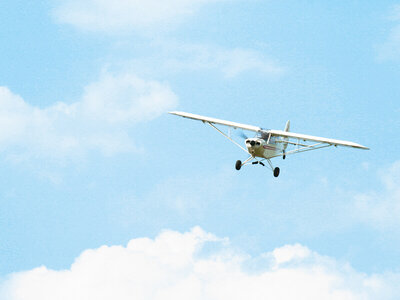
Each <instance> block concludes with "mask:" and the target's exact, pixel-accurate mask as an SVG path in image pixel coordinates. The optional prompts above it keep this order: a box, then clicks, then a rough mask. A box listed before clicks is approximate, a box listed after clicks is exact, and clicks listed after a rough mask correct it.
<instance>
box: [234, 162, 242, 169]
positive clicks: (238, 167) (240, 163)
mask: <svg viewBox="0 0 400 300" xmlns="http://www.w3.org/2000/svg"><path fill="white" fill-rule="evenodd" d="M241 167H242V162H241V161H240V160H238V161H236V165H235V168H236V170H238V171H239V170H240V168H241Z"/></svg>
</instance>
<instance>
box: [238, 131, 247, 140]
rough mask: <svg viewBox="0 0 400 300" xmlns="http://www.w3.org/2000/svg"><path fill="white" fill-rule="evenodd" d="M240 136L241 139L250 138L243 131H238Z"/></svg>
mask: <svg viewBox="0 0 400 300" xmlns="http://www.w3.org/2000/svg"><path fill="white" fill-rule="evenodd" d="M237 134H238V136H240V137H241V138H243V139H245V140H247V139H248V138H249V137H248V136H247V135H245V134H244V132H243V131H238V132H237Z"/></svg>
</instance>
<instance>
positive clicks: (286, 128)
mask: <svg viewBox="0 0 400 300" xmlns="http://www.w3.org/2000/svg"><path fill="white" fill-rule="evenodd" d="M289 130H290V120H288V121H287V122H286V126H285V130H284V131H286V132H288V131H289ZM284 140H285V141H288V140H289V139H288V138H284ZM287 146H288V143H283V149H284V150H286V148H287Z"/></svg>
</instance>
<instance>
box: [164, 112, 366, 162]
mask: <svg viewBox="0 0 400 300" xmlns="http://www.w3.org/2000/svg"><path fill="white" fill-rule="evenodd" d="M169 113H170V114H173V115H177V116H181V117H184V118H188V119H193V120H198V121H202V122H203V123H207V124H209V125H210V126H212V127H214V129H216V130H218V131H219V132H220V133H221V134H223V135H224V136H225V137H227V138H228V139H230V140H231V141H232V142H234V141H233V140H232V139H231V138H230V137H229V136H227V135H226V134H224V133H223V132H221V131H220V130H219V129H218V128H216V127H215V126H214V125H213V124H220V125H225V126H229V127H233V128H235V129H236V128H241V129H244V130H249V131H254V132H258V133H260V134H262V135H264V134H265V135H271V136H276V137H281V138H283V139H282V140H277V141H276V142H278V143H284V144H290V145H294V146H297V149H295V150H292V151H288V152H286V154H293V153H300V152H305V151H310V150H315V149H320V148H324V147H329V146H344V147H352V148H357V149H365V150H368V149H369V148H367V147H365V146H362V145H360V144H357V143H354V142H350V141H342V140H336V139H329V138H324V137H318V136H312V135H306V134H300V133H294V132H288V131H282V130H264V129H262V128H261V127H258V126H253V125H247V124H241V123H236V122H231V121H225V120H221V119H216V118H210V117H205V116H200V115H196V114H191V113H187V112H181V111H171V112H169ZM288 139H294V140H295V141H293V140H288ZM302 141H304V142H306V143H302ZM307 142H308V143H309V144H307ZM312 142H314V143H312ZM234 143H235V144H236V145H238V146H239V147H240V148H242V149H243V150H244V151H246V152H247V150H246V149H244V148H243V147H242V146H240V145H239V144H237V143H236V142H234ZM280 155H284V154H280Z"/></svg>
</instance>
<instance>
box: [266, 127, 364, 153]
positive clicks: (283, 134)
mask: <svg viewBox="0 0 400 300" xmlns="http://www.w3.org/2000/svg"><path fill="white" fill-rule="evenodd" d="M266 132H267V133H271V134H272V135H274V136H279V137H284V138H293V139H297V140H300V141H313V142H317V143H322V144H329V145H332V146H344V147H352V148H357V149H365V150H369V148H368V147H365V146H362V145H360V144H357V143H354V142H349V141H341V140H335V139H328V138H323V137H318V136H312V135H306V134H299V133H294V132H287V131H282V130H268V131H266ZM293 144H295V143H293Z"/></svg>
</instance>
